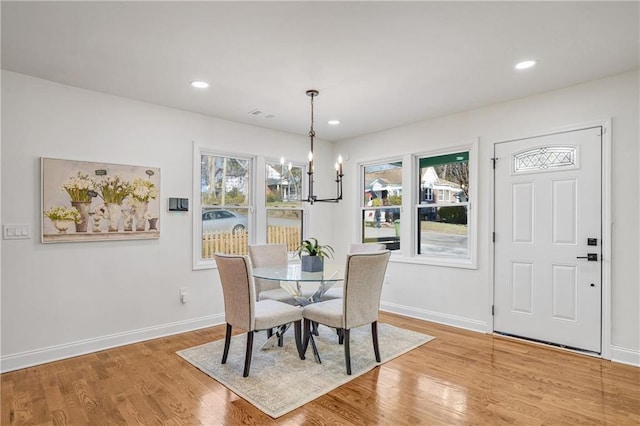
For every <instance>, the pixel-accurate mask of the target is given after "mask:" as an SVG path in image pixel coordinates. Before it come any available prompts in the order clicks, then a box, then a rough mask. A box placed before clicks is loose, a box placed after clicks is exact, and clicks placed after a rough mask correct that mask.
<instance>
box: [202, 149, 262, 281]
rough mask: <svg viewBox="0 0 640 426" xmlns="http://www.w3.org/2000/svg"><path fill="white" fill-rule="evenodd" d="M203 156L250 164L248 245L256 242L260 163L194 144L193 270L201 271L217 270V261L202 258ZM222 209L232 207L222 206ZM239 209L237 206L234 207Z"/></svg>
mask: <svg viewBox="0 0 640 426" xmlns="http://www.w3.org/2000/svg"><path fill="white" fill-rule="evenodd" d="M203 155H211V156H217V157H228V158H237V159H240V160H246V161H248V162H249V167H248V169H249V179H248V183H249V191H248V193H249V195H248V197H247V198H248V199H247V205H246V206H242V208H246V209H247V233H248V239H249V241H248V244H252V243H253V242H254V241H255V232H256V227H255V219H254V213H255V205H256V204H255V203H256V195H255V194H256V190H255V188H257V186H256V182H257V181H256V175H257V173H256V170H257V168H256V165H257V163H258V162H259V161H257V158H256V157H255V156H251V155H247V154H243V153H240V152H229V151H221V150H219V149H216V148H213V147H207V146H204V145H198V144H196V143H195V142H194V144H193V203H192V204H193V213H192V218H191V220H192V224H193V233H192V243H193V251H192V260H193V270H200V269H214V268H217V265H216V261H215V259H204V258H203V257H202V188H201V182H202V180H201V171H202V169H201V159H202V156H203ZM220 207H221V208H224V207H230V206H220ZM232 207H237V206H232Z"/></svg>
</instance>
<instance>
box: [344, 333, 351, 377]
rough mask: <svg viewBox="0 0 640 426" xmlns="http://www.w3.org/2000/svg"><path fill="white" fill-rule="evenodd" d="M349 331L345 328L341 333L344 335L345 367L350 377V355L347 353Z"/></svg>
mask: <svg viewBox="0 0 640 426" xmlns="http://www.w3.org/2000/svg"><path fill="white" fill-rule="evenodd" d="M349 331H350V330H349V329H348V328H345V329H344V330H343V331H342V334H344V362H345V364H346V365H347V374H348V375H349V376H350V375H351V353H350V352H349Z"/></svg>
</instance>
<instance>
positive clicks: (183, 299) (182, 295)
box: [180, 287, 189, 303]
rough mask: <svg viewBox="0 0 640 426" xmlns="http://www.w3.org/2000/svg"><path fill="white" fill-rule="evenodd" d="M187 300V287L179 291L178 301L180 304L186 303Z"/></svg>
mask: <svg viewBox="0 0 640 426" xmlns="http://www.w3.org/2000/svg"><path fill="white" fill-rule="evenodd" d="M188 298H189V289H188V288H187V287H182V288H181V289H180V301H181V302H182V303H187V299H188Z"/></svg>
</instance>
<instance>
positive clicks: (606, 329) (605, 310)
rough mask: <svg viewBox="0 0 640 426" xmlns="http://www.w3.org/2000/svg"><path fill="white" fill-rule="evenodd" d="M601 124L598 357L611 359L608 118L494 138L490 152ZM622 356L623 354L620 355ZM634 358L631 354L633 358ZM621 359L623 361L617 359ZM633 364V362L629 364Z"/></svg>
mask: <svg viewBox="0 0 640 426" xmlns="http://www.w3.org/2000/svg"><path fill="white" fill-rule="evenodd" d="M595 127H602V129H603V132H604V134H603V135H602V158H601V173H602V184H601V185H602V194H601V197H602V302H601V303H602V314H601V315H602V320H601V325H600V327H601V337H602V341H601V351H602V352H601V354H600V357H601V358H604V359H609V360H613V358H612V348H613V345H612V343H611V323H612V321H611V314H612V313H611V310H612V306H611V235H612V226H613V222H612V218H613V216H612V215H611V205H612V197H611V194H612V189H611V183H612V155H611V118H606V119H601V120H594V121H588V122H583V123H576V124H573V125H566V126H560V127H556V128H552V129H548V130H541V131H537V132H531V133H530V134H528V135H526V136H522V135H519V136H516V137H511V138H494V139H493V140H494V142H492V145H493V153H492V156H493V157H495V150H496V145H497V144H499V143H505V142H514V141H517V140H522V139H531V138H537V137H542V136H549V135H553V134H557V133H566V132H574V131H578V130H585V129H589V128H595ZM494 204H495V173H494V171H493V169H492V171H491V217H490V220H491V231H492V232H495V230H496V229H495V209H494ZM489 243H490V244H491V246H492V247H491V250H490V251H489V253H490V268H491V278H492V283H493V285H492V290H493V291H491V292H490V293H491V304H493V303H494V298H495V254H494V247H495V245H494V244H493V241H492V238H489ZM490 324H491V331H495V327H494V326H493V321H490ZM624 356H625V355H624V354H623V357H624ZM632 358H633V357H632ZM620 362H622V361H620ZM632 365H634V364H632Z"/></svg>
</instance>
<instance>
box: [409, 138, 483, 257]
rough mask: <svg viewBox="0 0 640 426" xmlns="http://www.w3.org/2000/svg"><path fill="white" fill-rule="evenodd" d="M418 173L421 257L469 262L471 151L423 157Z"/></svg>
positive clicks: (418, 247)
mask: <svg viewBox="0 0 640 426" xmlns="http://www.w3.org/2000/svg"><path fill="white" fill-rule="evenodd" d="M418 170H419V173H418V178H419V180H420V183H419V188H421V190H420V194H419V197H418V200H419V204H418V206H417V210H416V211H417V216H418V221H417V222H418V232H417V241H418V244H417V254H418V255H419V256H428V257H434V258H449V259H461V260H469V259H470V258H471V251H470V238H469V235H470V234H469V197H470V195H471V194H470V185H469V184H470V169H469V151H462V152H454V153H451V154H444V155H436V156H428V157H426V156H425V157H419V158H418ZM427 188H428V189H429V191H426V190H425V189H427ZM433 192H435V193H436V194H437V197H436V199H437V201H434V197H433V196H431V197H430V196H428V195H429V194H432V193H433Z"/></svg>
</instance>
